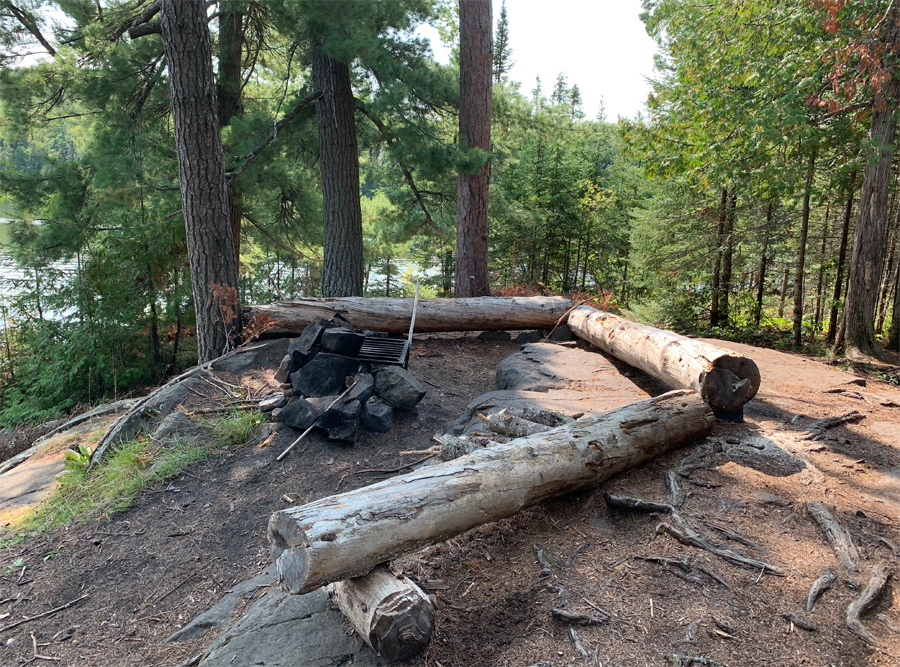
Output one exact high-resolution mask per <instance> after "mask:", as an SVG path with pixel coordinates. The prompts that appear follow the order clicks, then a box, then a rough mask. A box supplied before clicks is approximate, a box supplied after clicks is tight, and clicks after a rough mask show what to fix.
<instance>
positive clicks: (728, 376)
mask: <svg viewBox="0 0 900 667" xmlns="http://www.w3.org/2000/svg"><path fill="white" fill-rule="evenodd" d="M568 324H569V327H570V328H571V329H572V332H573V333H575V335H577V336H578V337H579V338H583V339H584V340H586V341H588V342H589V343H592V344H594V345H596V346H597V347H599V348H600V349H601V350H603V351H604V352H608V353H609V354H611V355H613V356H614V357H616V358H618V359H621V360H622V361H624V362H625V363H627V364H630V365H632V366H634V367H636V368H640V369H641V370H642V371H644V372H645V373H648V374H650V375H652V376H653V377H655V378H656V379H658V380H661V381H663V382H665V383H666V384H667V385H669V386H670V387H672V388H673V389H693V390H694V391H698V392H700V395H701V396H703V400H705V401H706V402H707V403H709V405H710V406H712V408H713V409H714V410H718V411H721V412H731V411H733V410H737V409H739V408H741V407H743V405H744V404H745V403H746V402H747V401H749V400H750V399H751V398H753V397H754V396H756V392H757V391H759V382H760V376H759V369H758V368H757V367H756V363H755V362H754V361H753V359H750V358H749V357H745V356H744V355H742V354H738V353H737V352H732V351H730V350H724V349H721V348H718V347H716V346H714V345H710V344H709V343H704V342H702V341H698V340H694V339H693V338H687V337H686V336H679V335H678V334H676V333H673V332H671V331H666V330H664V329H654V328H653V327H648V326H645V325H642V324H637V323H635V322H632V321H631V320H626V319H625V318H624V317H619V316H618V315H613V314H612V313H607V312H604V311H602V310H597V309H595V308H591V307H590V306H579V307H578V308H575V309H574V310H573V311H572V312H571V313H569V321H568Z"/></svg>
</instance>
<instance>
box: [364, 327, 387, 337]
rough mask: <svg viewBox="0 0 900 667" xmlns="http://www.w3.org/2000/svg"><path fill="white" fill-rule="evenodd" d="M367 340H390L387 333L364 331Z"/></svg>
mask: <svg viewBox="0 0 900 667" xmlns="http://www.w3.org/2000/svg"><path fill="white" fill-rule="evenodd" d="M363 333H364V334H365V336H366V338H390V336H389V335H388V332H387V331H371V330H369V329H366V330H364V331H363Z"/></svg>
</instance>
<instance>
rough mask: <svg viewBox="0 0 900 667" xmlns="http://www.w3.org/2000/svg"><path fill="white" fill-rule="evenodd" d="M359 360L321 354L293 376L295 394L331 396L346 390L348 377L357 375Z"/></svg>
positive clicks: (325, 353) (292, 382)
mask: <svg viewBox="0 0 900 667" xmlns="http://www.w3.org/2000/svg"><path fill="white" fill-rule="evenodd" d="M357 371H359V360H358V359H351V358H350V357H342V356H341V355H339V354H329V353H327V352H321V353H319V354H317V355H316V356H315V358H314V359H313V360H312V361H310V362H309V363H308V364H306V365H305V366H304V367H303V368H301V369H300V370H299V371H296V372H295V373H293V374H291V384H292V386H293V388H294V394H297V395H302V396H330V395H331V394H340V393H341V392H342V391H343V390H344V383H345V382H346V380H347V376H350V375H356V373H357Z"/></svg>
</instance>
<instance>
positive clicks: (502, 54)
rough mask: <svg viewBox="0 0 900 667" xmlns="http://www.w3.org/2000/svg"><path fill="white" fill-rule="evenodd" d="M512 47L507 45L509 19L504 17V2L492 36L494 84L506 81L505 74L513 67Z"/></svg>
mask: <svg viewBox="0 0 900 667" xmlns="http://www.w3.org/2000/svg"><path fill="white" fill-rule="evenodd" d="M515 64H516V63H515V61H514V60H512V47H511V46H510V45H509V18H508V17H507V15H506V0H503V3H502V4H501V5H500V19H499V20H498V21H497V30H496V32H495V34H494V83H500V82H501V81H506V79H507V76H506V75H507V74H509V71H510V70H511V69H512V67H513V65H515Z"/></svg>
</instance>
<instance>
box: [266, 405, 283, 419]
mask: <svg viewBox="0 0 900 667" xmlns="http://www.w3.org/2000/svg"><path fill="white" fill-rule="evenodd" d="M269 419H271V420H272V421H273V422H280V421H284V408H275V409H274V410H272V412H270V413H269Z"/></svg>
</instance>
